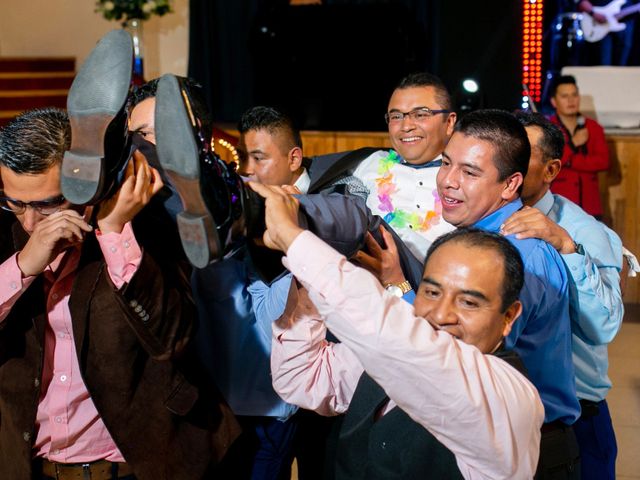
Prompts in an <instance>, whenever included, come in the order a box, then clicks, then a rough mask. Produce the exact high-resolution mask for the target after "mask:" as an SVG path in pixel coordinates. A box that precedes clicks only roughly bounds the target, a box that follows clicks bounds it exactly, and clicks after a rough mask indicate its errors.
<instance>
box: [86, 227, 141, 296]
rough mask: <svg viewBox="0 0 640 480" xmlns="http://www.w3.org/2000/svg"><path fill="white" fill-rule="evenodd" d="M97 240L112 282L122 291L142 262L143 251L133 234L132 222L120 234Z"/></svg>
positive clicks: (110, 234)
mask: <svg viewBox="0 0 640 480" xmlns="http://www.w3.org/2000/svg"><path fill="white" fill-rule="evenodd" d="M96 238H97V239H98V243H99V244H100V249H101V250H102V254H103V255H104V259H105V261H106V263H107V269H108V271H109V276H110V277H111V281H112V282H113V283H114V285H115V286H116V288H117V289H120V288H121V287H122V286H123V285H124V284H125V283H128V282H129V281H130V280H131V278H132V277H133V275H134V274H135V273H136V271H137V270H138V267H139V266H140V262H141V261H142V250H141V249H140V246H139V245H138V242H137V240H136V237H135V235H134V234H133V227H132V226H131V222H128V223H127V224H126V225H125V226H124V228H123V229H122V232H120V233H116V232H110V233H105V234H99V235H96Z"/></svg>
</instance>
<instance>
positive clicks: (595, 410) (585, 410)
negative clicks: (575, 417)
mask: <svg viewBox="0 0 640 480" xmlns="http://www.w3.org/2000/svg"><path fill="white" fill-rule="evenodd" d="M602 402H604V400H601V401H599V402H592V401H591V400H580V408H581V409H582V413H581V414H580V416H581V417H585V418H591V417H595V416H597V415H598V414H599V413H600V404H601V403H602Z"/></svg>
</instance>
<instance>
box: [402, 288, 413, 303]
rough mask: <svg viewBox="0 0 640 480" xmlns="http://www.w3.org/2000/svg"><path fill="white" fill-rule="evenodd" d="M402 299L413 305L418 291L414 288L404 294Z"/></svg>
mask: <svg viewBox="0 0 640 480" xmlns="http://www.w3.org/2000/svg"><path fill="white" fill-rule="evenodd" d="M402 299H403V300H404V301H405V302H407V303H408V304H409V305H413V302H414V301H415V300H416V292H414V291H413V290H409V291H408V292H407V293H405V294H404V295H403V296H402Z"/></svg>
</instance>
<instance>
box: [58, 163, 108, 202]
mask: <svg viewBox="0 0 640 480" xmlns="http://www.w3.org/2000/svg"><path fill="white" fill-rule="evenodd" d="M103 163H104V159H103V158H102V157H100V156H93V155H78V154H76V153H73V152H70V151H67V152H64V157H63V161H62V170H61V172H60V188H61V190H62V192H63V194H64V197H65V198H66V199H67V200H69V201H70V202H71V203H73V204H74V205H84V204H85V203H89V202H90V201H91V200H92V199H93V198H95V197H96V196H97V195H98V193H99V192H100V191H101V189H102V182H103V175H102V174H101V172H102V170H103Z"/></svg>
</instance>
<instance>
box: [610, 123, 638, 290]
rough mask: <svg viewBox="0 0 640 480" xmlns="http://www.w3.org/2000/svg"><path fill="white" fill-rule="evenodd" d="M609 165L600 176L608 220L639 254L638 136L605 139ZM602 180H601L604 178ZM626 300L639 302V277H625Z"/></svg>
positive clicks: (629, 246) (625, 244) (635, 252)
mask: <svg viewBox="0 0 640 480" xmlns="http://www.w3.org/2000/svg"><path fill="white" fill-rule="evenodd" d="M607 140H608V144H609V151H610V153H611V160H612V162H611V163H612V165H611V169H610V171H609V172H607V173H606V174H605V175H604V179H603V177H601V178H600V180H601V181H600V185H601V188H602V189H604V190H605V191H604V199H605V200H608V201H607V207H608V211H607V212H606V214H607V217H608V218H607V219H608V220H610V225H611V226H612V228H613V230H615V232H616V233H617V234H618V235H620V237H621V238H622V242H623V244H624V246H625V247H627V248H628V249H629V250H631V251H632V252H633V253H634V254H635V255H639V254H640V193H639V191H638V189H639V188H640V137H637V136H622V135H620V136H609V137H608V138H607ZM603 180H604V181H603ZM624 301H625V303H640V277H635V278H629V279H627V284H626V291H625V295H624Z"/></svg>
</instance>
